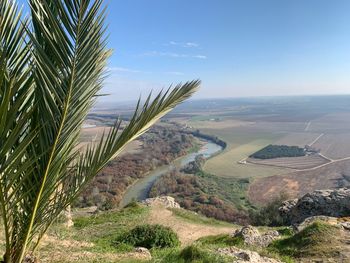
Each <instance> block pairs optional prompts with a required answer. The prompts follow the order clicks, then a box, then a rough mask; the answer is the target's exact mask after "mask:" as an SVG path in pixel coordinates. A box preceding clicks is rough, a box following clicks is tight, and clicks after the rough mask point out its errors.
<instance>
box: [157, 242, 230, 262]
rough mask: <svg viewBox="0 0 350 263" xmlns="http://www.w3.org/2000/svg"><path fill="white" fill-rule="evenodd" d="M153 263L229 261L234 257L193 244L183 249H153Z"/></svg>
mask: <svg viewBox="0 0 350 263" xmlns="http://www.w3.org/2000/svg"><path fill="white" fill-rule="evenodd" d="M152 256H153V260H152V261H151V262H152V263H153V262H154V263H156V262H157V263H158V262H159V263H229V262H232V258H229V257H224V256H221V255H219V254H217V253H215V252H214V251H212V250H210V249H207V248H203V247H199V246H197V245H191V246H188V247H185V248H183V249H165V250H164V249H163V250H154V251H152Z"/></svg>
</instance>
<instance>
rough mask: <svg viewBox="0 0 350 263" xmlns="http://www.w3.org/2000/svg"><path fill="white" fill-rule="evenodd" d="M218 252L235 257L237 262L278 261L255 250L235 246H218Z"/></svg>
mask: <svg viewBox="0 0 350 263" xmlns="http://www.w3.org/2000/svg"><path fill="white" fill-rule="evenodd" d="M217 251H218V252H219V254H221V255H225V256H231V257H235V258H236V259H237V260H236V261H235V262H237V263H248V262H249V263H280V262H281V261H278V260H276V259H272V258H268V257H263V256H260V255H259V254H258V253H257V252H254V251H250V250H243V249H239V248H236V247H228V248H219V249H218V250H217Z"/></svg>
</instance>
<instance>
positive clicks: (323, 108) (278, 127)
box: [174, 96, 350, 204]
mask: <svg viewBox="0 0 350 263" xmlns="http://www.w3.org/2000/svg"><path fill="white" fill-rule="evenodd" d="M349 100H350V98H349V97H348V96H339V97H337V96H324V97H294V98H292V97H291V98H266V99H261V100H259V99H246V100H243V99H242V100H240V99H237V100H232V101H230V100H229V99H227V100H222V101H220V100H218V101H212V102H207V103H205V104H204V103H203V104H200V103H199V101H198V102H197V103H198V104H195V103H192V105H191V107H188V106H187V107H185V106H183V107H182V109H181V110H179V111H178V112H177V113H176V116H175V115H174V119H175V120H176V121H178V122H180V123H183V124H186V125H188V126H189V127H191V128H193V129H199V130H200V131H201V132H203V133H207V134H211V135H214V136H218V137H219V138H220V139H222V140H224V141H225V142H226V143H227V148H226V149H225V151H224V152H223V153H221V154H220V155H218V156H216V157H214V158H211V159H210V160H208V161H207V162H206V164H205V165H204V170H205V172H208V173H210V174H213V175H216V176H219V177H223V178H235V179H237V178H250V179H251V181H252V182H253V183H252V184H251V186H250V187H249V190H248V192H247V198H249V200H250V201H251V202H253V203H256V204H261V203H264V202H266V201H267V200H269V199H271V198H272V197H273V196H277V195H278V193H279V192H288V193H289V194H291V195H292V196H297V195H301V194H303V193H305V192H306V191H310V190H314V189H322V188H328V187H331V188H334V187H339V186H346V185H349V184H350V180H349V175H350V170H349V165H350V164H349V163H350V160H348V159H347V158H348V157H350V121H349V119H350V105H349V103H348V101H349ZM189 108H191V110H190V111H189V110H188V109H189ZM185 110H187V111H186V114H184V112H185ZM181 113H182V114H181ZM269 144H276V145H289V146H298V147H304V146H305V145H310V146H312V148H314V149H315V150H319V151H320V154H315V155H310V156H303V157H286V158H276V159H270V160H256V159H251V158H248V157H249V156H250V155H251V154H253V153H254V152H256V151H258V150H260V149H262V148H264V147H265V146H267V145H269Z"/></svg>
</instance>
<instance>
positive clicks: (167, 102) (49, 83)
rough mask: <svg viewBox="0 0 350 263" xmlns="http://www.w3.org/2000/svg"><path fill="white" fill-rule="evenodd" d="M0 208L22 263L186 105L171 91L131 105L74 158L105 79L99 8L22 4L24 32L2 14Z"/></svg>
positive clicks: (14, 258)
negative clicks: (106, 174)
mask: <svg viewBox="0 0 350 263" xmlns="http://www.w3.org/2000/svg"><path fill="white" fill-rule="evenodd" d="M0 8H1V9H0V11H1V13H0V18H4V19H2V20H0V23H1V24H0V25H1V30H2V31H1V40H2V42H1V43H5V44H2V46H1V50H0V51H1V54H0V84H1V90H0V101H1V106H0V113H1V116H4V118H1V120H0V146H3V147H0V176H1V178H0V179H1V188H0V199H1V200H0V203H1V205H2V207H1V209H2V214H3V219H4V222H5V223H4V224H5V226H6V227H5V229H6V245H7V248H6V256H5V261H6V262H22V260H23V258H24V256H25V254H26V253H27V251H28V250H30V249H33V248H35V247H36V245H34V246H33V242H32V241H33V240H34V239H35V238H37V241H36V244H38V243H39V241H40V240H41V237H42V236H43V234H44V233H45V232H46V231H47V229H48V228H49V226H50V225H51V224H52V222H53V221H54V220H55V219H56V218H57V217H58V216H59V214H60V213H61V212H62V211H63V210H64V209H65V208H66V207H67V206H68V205H69V204H71V202H72V201H73V200H74V199H75V198H76V197H77V196H78V195H79V193H80V192H81V191H82V189H84V187H85V186H86V185H87V184H88V183H89V182H90V181H91V179H92V178H93V177H94V176H95V175H96V174H97V173H98V172H99V171H100V170H101V169H102V168H103V167H104V166H105V165H106V164H107V163H108V161H110V160H111V159H113V158H115V157H117V156H118V154H119V153H120V152H121V151H122V149H123V148H124V147H125V145H126V144H127V143H128V142H130V141H132V140H133V139H135V138H137V136H139V135H141V134H142V133H144V132H145V131H146V130H147V129H148V128H149V127H150V126H151V125H152V124H154V123H155V122H156V121H157V120H158V119H159V118H161V117H162V116H163V115H165V114H166V113H167V112H169V111H170V110H171V109H172V108H174V107H175V106H176V105H177V104H178V103H180V102H182V101H183V100H185V99H186V98H188V97H189V96H191V95H192V93H193V92H194V91H195V90H196V88H197V87H198V86H199V84H200V82H199V81H192V82H187V83H185V84H183V85H181V84H179V85H177V86H175V87H174V88H169V89H168V90H167V91H166V92H164V93H162V92H161V93H159V94H158V95H157V96H155V97H154V98H153V99H152V97H151V95H150V96H149V97H148V98H147V99H146V102H145V103H144V104H142V105H141V102H140V101H139V103H138V104H137V107H136V110H135V113H134V115H133V116H132V118H131V119H130V121H129V124H128V126H127V127H126V128H124V129H123V131H121V130H120V123H121V122H120V121H116V124H115V126H114V127H113V128H112V129H111V130H110V131H109V133H108V134H106V135H105V136H103V138H102V139H101V141H100V142H99V143H98V144H97V145H96V144H91V145H89V146H88V147H87V149H86V151H85V152H81V151H79V150H78V147H77V146H78V144H79V136H80V130H81V126H82V123H83V121H84V120H85V118H86V116H87V114H88V112H89V110H90V109H91V106H92V105H93V103H94V102H95V99H96V97H97V96H98V95H97V94H98V92H99V91H100V89H101V87H102V84H103V80H104V78H105V72H104V69H105V68H106V61H107V58H108V57H109V55H110V51H109V50H108V49H106V39H105V37H104V33H105V31H106V28H105V26H104V24H105V9H104V8H103V1H102V0H96V1H91V0H57V1H51V0H30V9H31V14H32V22H31V25H30V26H28V25H27V22H26V21H24V22H22V23H19V21H20V17H21V15H20V13H18V11H17V10H16V6H15V5H13V2H12V1H11V0H7V1H2V2H1V4H0Z"/></svg>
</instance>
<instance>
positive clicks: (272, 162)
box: [247, 155, 329, 170]
mask: <svg viewBox="0 0 350 263" xmlns="http://www.w3.org/2000/svg"><path fill="white" fill-rule="evenodd" d="M247 162H248V163H250V164H259V165H267V166H276V167H285V168H291V169H297V170H303V169H309V168H313V167H317V166H320V165H323V164H326V163H328V162H329V160H327V159H325V158H323V157H322V156H320V155H309V156H302V157H293V158H291V157H282V158H275V159H265V160H261V159H255V158H248V159H247Z"/></svg>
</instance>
